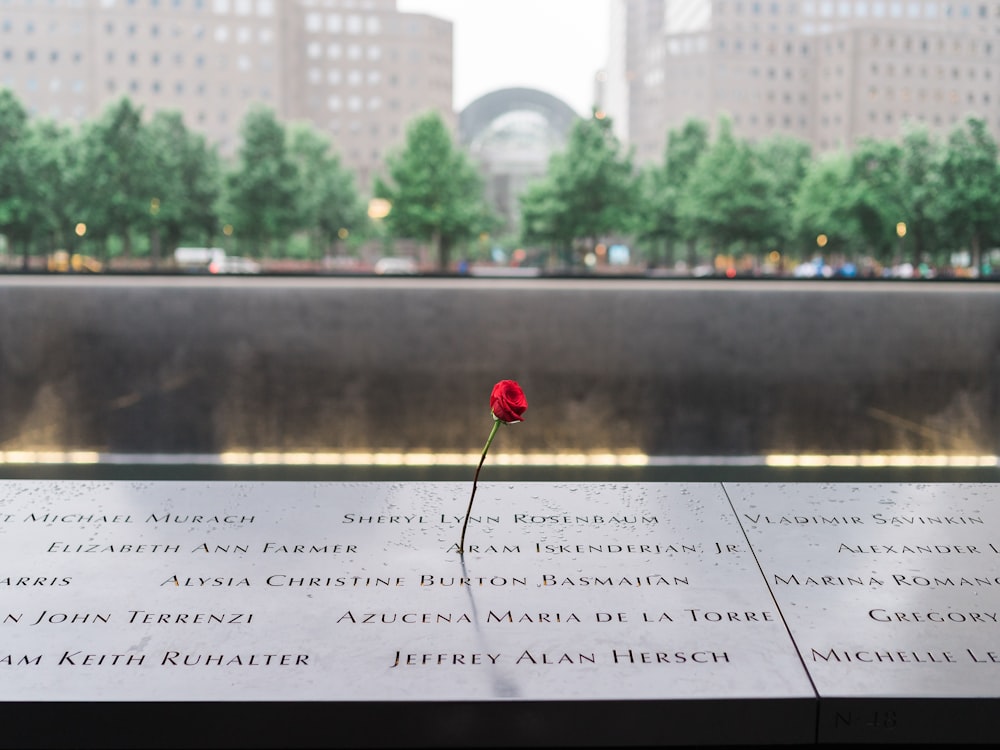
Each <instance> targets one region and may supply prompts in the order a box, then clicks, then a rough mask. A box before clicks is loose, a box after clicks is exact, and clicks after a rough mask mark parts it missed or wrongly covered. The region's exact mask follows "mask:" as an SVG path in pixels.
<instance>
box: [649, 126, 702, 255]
mask: <svg viewBox="0 0 1000 750" xmlns="http://www.w3.org/2000/svg"><path fill="white" fill-rule="evenodd" d="M707 148H708V126H707V125H706V124H705V122H704V121H702V120H697V119H689V120H687V121H686V122H685V123H684V125H683V126H682V127H681V128H680V129H679V130H671V131H670V132H669V133H668V135H667V145H666V149H665V150H664V155H663V164H662V166H661V167H659V168H656V167H654V168H651V169H648V170H645V171H644V172H643V174H642V175H641V176H640V185H641V188H640V193H641V195H642V197H641V198H640V200H641V202H642V204H643V206H644V208H643V210H642V211H639V212H638V213H639V217H638V218H639V221H640V224H639V227H638V231H639V232H640V234H642V235H644V236H646V237H649V238H652V239H660V240H662V241H663V242H664V246H665V247H664V249H665V252H664V261H665V263H667V264H668V265H672V264H673V244H674V243H675V242H677V241H680V240H682V239H684V240H688V242H689V247H688V256H689V258H688V259H689V261H691V263H692V264H693V263H694V259H693V255H694V247H695V244H694V237H693V236H691V235H690V234H689V233H686V232H685V227H684V226H683V224H682V222H681V219H680V215H679V212H678V208H677V206H678V201H679V199H680V196H681V195H682V194H683V192H684V190H685V187H686V185H687V181H688V177H690V175H691V172H692V171H693V170H694V166H695V164H696V163H697V161H698V157H699V156H700V155H701V154H702V153H703V152H704V151H705V150H706V149H707Z"/></svg>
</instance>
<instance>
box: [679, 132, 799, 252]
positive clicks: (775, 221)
mask: <svg viewBox="0 0 1000 750" xmlns="http://www.w3.org/2000/svg"><path fill="white" fill-rule="evenodd" d="M773 191H774V184H773V181H772V178H771V176H770V175H769V174H767V173H766V172H764V170H762V169H761V168H760V166H759V164H758V162H757V159H756V157H755V155H754V153H753V150H752V149H751V147H750V146H749V144H747V143H746V142H745V141H742V140H739V139H737V138H736V137H735V136H734V135H733V132H732V125H731V123H730V121H729V120H728V119H726V118H722V119H720V121H719V127H718V135H717V136H716V139H715V142H714V143H713V144H712V145H711V146H710V147H709V148H708V150H707V151H705V152H704V153H703V154H702V155H701V156H700V157H699V159H698V162H697V164H696V165H695V168H694V172H693V173H692V174H691V177H690V179H689V180H688V182H687V189H686V190H685V191H684V194H683V195H682V196H681V198H680V203H679V213H680V216H681V217H682V220H683V221H686V222H688V223H689V225H690V227H691V228H692V230H693V231H695V232H697V233H698V234H699V235H700V236H701V237H704V238H705V239H707V240H709V241H710V242H711V243H712V244H713V245H714V246H715V249H716V250H717V251H720V252H721V251H725V250H728V249H729V248H731V247H732V246H734V245H737V244H739V245H741V246H742V248H743V250H744V251H746V250H750V249H752V248H754V247H757V248H760V247H762V246H763V245H764V244H766V243H768V242H773V241H774V240H775V238H776V237H778V236H779V234H780V232H781V226H780V220H781V219H780V214H779V211H778V207H777V203H776V201H775V198H774V194H773Z"/></svg>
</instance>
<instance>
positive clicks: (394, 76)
mask: <svg viewBox="0 0 1000 750" xmlns="http://www.w3.org/2000/svg"><path fill="white" fill-rule="evenodd" d="M0 86H3V87H6V88H9V89H11V90H12V91H13V92H14V93H15V94H16V95H17V96H18V98H19V99H20V100H21V101H22V102H23V103H24V105H25V106H26V108H27V109H28V111H29V113H30V114H31V115H32V116H37V117H46V118H51V119H54V120H56V121H60V122H75V123H80V122H83V121H85V120H87V119H91V118H94V117H96V116H98V115H99V114H100V113H101V111H102V110H103V109H104V108H105V107H106V106H107V105H108V104H109V103H111V102H112V101H115V100H117V99H118V98H120V97H122V96H126V95H127V96H128V97H130V98H131V99H132V100H133V101H134V102H135V103H136V104H137V105H139V106H141V107H142V108H143V110H144V112H145V113H146V114H152V113H153V112H155V111H158V110H176V111H179V112H181V113H182V115H183V116H184V121H185V123H186V124H187V125H188V127H189V128H191V129H192V130H195V131H198V132H201V133H204V134H205V136H206V137H207V138H208V140H209V142H210V143H213V144H217V145H218V147H219V149H220V151H221V153H223V154H224V155H231V154H233V153H235V151H236V149H237V148H238V145H239V129H240V126H241V124H242V120H243V117H244V116H245V115H246V113H247V111H248V110H249V109H250V108H251V107H253V106H256V105H264V106H267V107H270V108H271V109H273V110H274V111H275V113H276V114H277V116H278V117H279V118H280V119H282V120H284V121H286V122H291V121H306V122H309V123H311V124H312V125H313V126H315V127H316V128H317V129H318V130H320V131H322V132H324V133H326V134H328V135H329V137H330V139H331V141H332V143H333V146H334V149H335V150H336V151H337V152H338V153H339V154H340V156H341V159H342V162H343V163H344V164H345V166H347V167H348V168H349V169H351V170H352V171H354V172H355V174H356V175H357V178H358V183H359V186H360V187H362V189H366V188H367V187H369V186H370V184H371V180H372V178H373V176H374V174H375V173H376V172H377V171H378V170H380V169H381V168H382V165H383V163H384V158H385V154H386V151H387V149H390V148H392V147H394V146H396V145H398V144H400V143H401V142H402V139H403V136H404V133H405V127H406V123H407V122H408V121H409V120H410V119H411V118H412V117H413V116H415V115H417V114H420V113H422V112H424V111H427V110H437V111H439V112H441V113H442V115H443V116H444V117H445V119H446V121H448V122H449V123H453V122H454V115H453V112H452V24H451V22H449V21H445V20H441V19H437V18H433V17H430V16H427V15H423V14H410V13H400V12H399V11H398V10H397V8H396V1H395V0H0Z"/></svg>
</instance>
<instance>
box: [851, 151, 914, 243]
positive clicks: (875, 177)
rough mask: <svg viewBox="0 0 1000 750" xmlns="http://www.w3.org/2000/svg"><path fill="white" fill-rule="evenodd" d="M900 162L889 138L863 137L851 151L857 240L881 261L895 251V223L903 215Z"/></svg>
mask: <svg viewBox="0 0 1000 750" xmlns="http://www.w3.org/2000/svg"><path fill="white" fill-rule="evenodd" d="M902 164H903V150H902V147H901V146H900V145H899V144H897V143H893V142H891V141H883V140H876V139H874V138H866V139H864V140H862V141H861V142H860V143H859V144H858V145H857V146H856V147H855V149H854V151H853V152H852V153H851V173H850V185H851V188H850V196H851V202H852V213H853V215H854V220H855V222H856V225H857V229H858V232H859V236H860V239H861V241H862V242H864V243H865V244H866V245H867V247H868V249H869V251H870V252H871V253H872V254H873V255H874V256H875V257H877V258H879V259H881V260H883V261H884V260H889V259H890V258H891V257H892V255H893V253H894V252H896V250H897V248H898V237H897V234H896V225H897V224H898V223H899V222H901V221H904V218H905V211H906V207H905V201H904V199H903V181H902Z"/></svg>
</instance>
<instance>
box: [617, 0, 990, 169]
mask: <svg viewBox="0 0 1000 750" xmlns="http://www.w3.org/2000/svg"><path fill="white" fill-rule="evenodd" d="M613 2H615V3H616V4H617V6H618V9H617V13H618V14H619V15H620V16H621V17H622V18H623V20H622V21H621V22H620V24H621V25H622V26H624V28H625V29H630V30H631V31H626V32H625V33H622V32H621V31H620V30H619V32H618V33H617V34H616V35H614V36H613V37H612V44H613V46H612V56H613V59H615V60H618V61H620V62H619V68H621V69H622V72H621V73H620V74H619V76H618V79H617V80H616V81H614V82H613V83H609V85H612V86H616V87H617V90H618V91H627V92H628V93H627V97H626V98H627V112H626V114H625V116H626V117H627V121H628V137H629V140H630V142H631V143H632V144H633V145H634V146H635V147H636V150H637V154H638V156H639V159H640V160H642V161H650V160H660V159H662V158H663V149H664V147H665V144H666V139H667V134H668V132H669V130H670V129H673V128H677V127H679V126H680V125H682V124H683V122H684V121H685V120H686V119H688V118H690V117H695V118H700V119H703V120H706V121H708V122H709V123H710V124H714V122H715V121H716V120H717V118H718V117H719V116H722V115H726V116H728V117H729V118H730V119H731V120H732V122H733V125H734V131H735V132H736V134H737V135H739V136H741V137H744V138H747V139H749V140H751V141H757V140H760V139H762V138H765V137H768V136H770V135H774V134H785V135H789V136H794V137H797V138H800V139H802V140H804V141H806V142H808V143H810V144H811V145H812V147H813V148H814V150H815V151H816V152H817V153H822V152H826V151H831V150H835V149H838V148H851V147H852V146H853V145H855V144H856V143H857V142H858V140H859V139H861V138H864V137H874V138H897V137H899V136H900V135H901V134H902V132H903V128H904V127H905V126H906V124H907V123H922V124H925V125H926V126H927V127H929V128H930V129H931V130H932V131H933V132H938V133H944V132H947V131H948V130H949V129H951V128H952V127H953V126H954V125H955V124H957V123H959V122H961V121H962V120H963V119H964V118H965V117H967V116H969V115H973V116H976V117H981V118H983V119H984V120H986V122H987V123H988V125H989V127H990V129H991V131H992V132H993V134H994V135H995V136H997V137H1000V86H998V83H1000V2H997V0H990V1H989V2H969V1H968V0H965V1H960V2H944V1H941V0H613ZM615 39H617V40H619V44H620V40H623V39H624V40H625V43H626V44H627V45H633V44H634V45H638V46H637V48H635V49H633V48H631V47H628V48H627V49H624V50H622V49H620V47H619V48H616V47H615V46H614V45H615ZM622 63H623V64H622ZM620 98H621V97H619V99H620ZM611 114H612V116H615V112H614V111H611Z"/></svg>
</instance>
